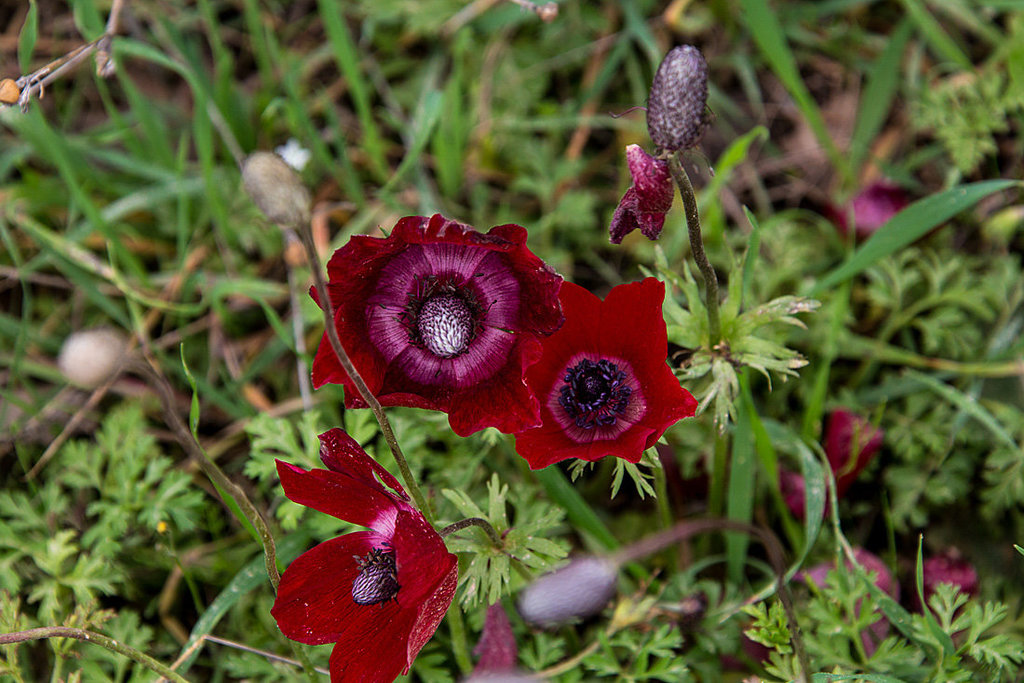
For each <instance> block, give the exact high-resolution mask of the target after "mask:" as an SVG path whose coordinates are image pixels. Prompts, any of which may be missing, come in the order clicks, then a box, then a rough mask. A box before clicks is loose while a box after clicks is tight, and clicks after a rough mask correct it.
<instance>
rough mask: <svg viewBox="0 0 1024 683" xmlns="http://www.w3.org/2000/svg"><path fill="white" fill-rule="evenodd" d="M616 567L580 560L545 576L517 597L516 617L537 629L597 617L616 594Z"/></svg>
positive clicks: (592, 559)
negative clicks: (534, 625) (576, 619)
mask: <svg viewBox="0 0 1024 683" xmlns="http://www.w3.org/2000/svg"><path fill="white" fill-rule="evenodd" d="M617 578H618V565H616V564H615V563H614V562H612V561H611V560H606V559H604V558H600V557H582V558H579V559H576V560H573V561H572V562H570V563H569V564H567V565H566V566H564V567H562V568H561V569H558V570H556V571H554V572H551V573H550V574H546V575H544V576H542V577H540V578H539V579H537V580H536V581H534V582H533V583H531V584H530V585H529V586H527V587H526V588H524V589H523V591H522V592H521V593H520V594H519V604H518V606H519V614H521V615H522V617H523V619H525V620H526V621H528V622H530V623H531V624H536V625H538V626H555V625H558V624H560V623H562V622H565V621H569V620H570V619H574V618H583V617H589V616H591V615H593V614H597V613H598V612H600V611H601V610H602V609H604V607H605V605H607V604H608V601H609V600H611V599H612V597H613V596H614V595H615V584H616V581H617Z"/></svg>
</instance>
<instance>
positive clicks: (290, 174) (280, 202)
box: [242, 152, 312, 228]
mask: <svg viewBox="0 0 1024 683" xmlns="http://www.w3.org/2000/svg"><path fill="white" fill-rule="evenodd" d="M242 182H243V183H244V184H245V191H246V192H248V193H249V196H250V197H252V200H253V201H254V202H256V206H258V207H259V209H260V211H262V212H263V213H264V215H266V217H267V218H269V219H270V220H271V221H273V222H274V223H276V224H277V225H280V226H283V227H286V228H297V227H299V226H301V225H305V224H306V223H308V222H309V217H310V209H309V207H310V204H311V203H312V200H311V199H310V196H309V190H307V189H306V186H305V185H303V184H302V179H301V178H299V174H298V173H296V172H295V169H293V168H292V167H291V166H289V165H288V164H286V163H285V162H284V160H283V159H281V157H279V156H277V155H276V154H274V153H273V152H253V153H252V154H250V155H249V156H247V157H246V158H245V161H244V162H243V163H242Z"/></svg>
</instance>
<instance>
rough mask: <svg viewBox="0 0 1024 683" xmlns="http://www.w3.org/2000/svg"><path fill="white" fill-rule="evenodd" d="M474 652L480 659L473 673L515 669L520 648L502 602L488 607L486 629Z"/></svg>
mask: <svg viewBox="0 0 1024 683" xmlns="http://www.w3.org/2000/svg"><path fill="white" fill-rule="evenodd" d="M473 654H475V655H476V656H478V657H479V658H480V659H479V660H478V661H477V663H476V666H475V667H474V668H473V674H474V675H475V674H484V673H493V672H501V671H513V670H514V669H515V668H516V659H517V658H518V648H517V647H516V637H515V635H514V634H513V633H512V624H511V623H510V622H509V620H508V614H506V613H505V608H504V607H503V606H502V604H501V603H500V602H496V603H494V604H493V605H491V606H490V607H488V608H487V616H486V617H485V618H484V631H483V633H482V634H480V642H478V643H477V645H476V647H475V648H473Z"/></svg>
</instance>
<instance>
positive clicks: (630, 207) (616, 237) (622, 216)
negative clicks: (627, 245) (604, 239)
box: [608, 187, 640, 244]
mask: <svg viewBox="0 0 1024 683" xmlns="http://www.w3.org/2000/svg"><path fill="white" fill-rule="evenodd" d="M637 201H638V200H637V196H636V188H634V187H630V188H629V189H628V190H626V194H624V195H622V199H620V200H619V205H618V206H617V207H615V213H614V214H612V222H611V225H610V226H609V227H608V233H609V239H610V240H611V243H612V244H621V243H622V238H623V237H625V236H626V235H628V234H629V233H631V232H633V231H634V230H637V229H639V228H640V223H639V221H638V220H637V213H638V211H639V207H638V205H637Z"/></svg>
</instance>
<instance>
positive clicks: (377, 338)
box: [313, 214, 562, 436]
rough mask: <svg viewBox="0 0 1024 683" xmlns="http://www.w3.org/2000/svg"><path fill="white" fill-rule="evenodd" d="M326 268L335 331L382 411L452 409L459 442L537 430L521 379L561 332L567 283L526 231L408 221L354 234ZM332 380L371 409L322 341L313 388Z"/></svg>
mask: <svg viewBox="0 0 1024 683" xmlns="http://www.w3.org/2000/svg"><path fill="white" fill-rule="evenodd" d="M327 272H328V275H329V278H330V281H329V283H328V285H327V289H328V292H329V296H330V297H331V303H332V305H333V306H334V310H335V315H334V321H335V326H336V327H337V330H338V335H339V337H340V338H341V342H342V344H343V345H344V347H345V350H346V351H347V352H348V354H349V356H350V357H351V359H352V362H353V364H354V365H355V367H356V369H358V370H359V372H360V374H361V375H362V377H363V379H364V380H365V381H366V384H367V386H368V387H369V389H370V391H371V392H372V393H373V394H374V395H375V396H376V397H377V398H378V400H379V401H380V402H381V404H382V405H386V406H412V407H415V408H429V409H432V410H440V411H444V412H446V413H448V421H449V423H450V424H451V427H452V430H453V431H454V432H455V433H456V434H458V435H459V436H468V435H470V434H472V433H473V432H476V431H479V430H481V429H483V428H485V427H496V428H498V429H499V430H500V431H502V432H506V433H509V432H515V431H519V430H521V429H524V428H526V427H531V426H535V425H537V424H539V418H538V405H537V399H536V398H534V396H533V394H532V393H531V392H530V391H529V389H527V387H526V384H525V382H524V381H523V371H524V369H525V368H527V367H528V366H530V365H532V364H533V363H535V362H536V361H537V359H538V358H540V353H541V345H540V341H539V339H538V338H539V337H541V336H544V335H549V334H551V333H552V332H554V331H555V330H557V329H558V327H559V326H560V325H561V324H562V311H561V307H560V306H559V303H558V288H559V286H560V285H561V282H562V278H561V277H559V276H558V274H557V273H555V272H554V270H552V269H551V268H550V267H549V266H547V265H546V264H545V263H544V262H543V261H541V260H540V259H539V258H537V257H536V256H534V255H533V253H532V252H531V251H530V250H529V249H527V248H526V230H525V229H524V228H522V227H520V226H518V225H500V226H498V227H496V228H492V229H491V230H490V232H488V233H487V234H486V235H485V234H482V233H479V232H477V231H476V230H474V229H473V228H471V227H469V226H467V225H462V224H461V223H456V222H455V221H451V220H448V219H446V218H444V217H443V216H441V215H439V214H438V215H434V216H433V217H431V218H429V219H428V218H425V217H423V216H411V217H408V218H403V219H402V220H400V221H399V222H398V224H397V225H396V226H395V229H394V230H393V231H392V233H391V235H390V236H389V237H386V238H377V237H367V236H362V235H360V236H356V237H353V238H352V239H351V240H350V241H349V243H348V244H346V245H345V246H344V247H342V248H341V249H339V250H338V251H336V252H335V253H334V256H333V257H331V260H330V262H329V263H328V264H327ZM314 298H316V295H315V293H314ZM328 382H333V383H337V384H343V385H345V405H346V406H348V407H349V408H365V407H366V404H365V403H364V402H363V400H362V398H361V397H360V396H359V394H358V392H357V391H356V389H355V385H354V384H353V382H352V380H351V378H349V376H348V374H347V373H346V372H345V371H344V369H343V368H342V367H341V364H340V363H339V361H338V359H337V357H336V356H335V354H334V350H333V349H332V348H331V344H330V341H329V340H328V339H327V338H326V334H325V336H324V339H323V340H322V341H321V343H320V348H319V349H318V350H317V354H316V358H315V359H314V361H313V384H314V386H316V387H319V386H321V385H323V384H325V383H328Z"/></svg>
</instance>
